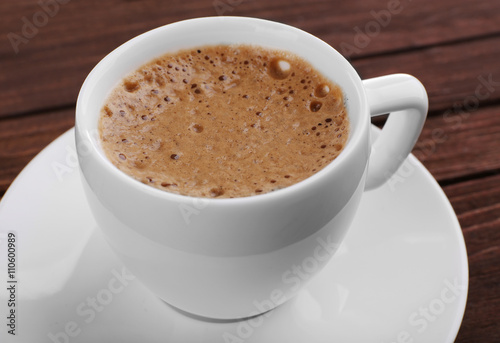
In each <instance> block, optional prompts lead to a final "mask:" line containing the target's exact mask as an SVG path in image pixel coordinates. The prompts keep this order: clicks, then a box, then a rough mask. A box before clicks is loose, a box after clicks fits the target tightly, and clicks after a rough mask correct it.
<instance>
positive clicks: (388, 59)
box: [353, 36, 500, 114]
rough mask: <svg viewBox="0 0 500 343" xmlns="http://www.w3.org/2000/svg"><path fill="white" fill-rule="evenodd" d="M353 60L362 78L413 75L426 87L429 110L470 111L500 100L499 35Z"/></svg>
mask: <svg viewBox="0 0 500 343" xmlns="http://www.w3.org/2000/svg"><path fill="white" fill-rule="evenodd" d="M353 64H354V66H355V67H356V69H357V70H358V72H359V74H360V75H361V77H362V78H371V77H376V76H381V75H386V74H392V73H401V72H403V73H408V74H411V75H414V76H415V77H417V78H418V79H419V80H420V81H421V82H422V83H423V85H424V86H425V88H426V90H427V93H428V95H429V105H430V110H431V111H432V112H446V111H449V110H451V111H453V112H460V111H464V110H465V111H470V109H473V108H474V109H477V107H478V106H481V105H484V104H489V103H494V102H498V101H499V100H500V36H498V37H488V38H485V39H480V40H475V41H472V42H467V43H463V44H452V45H447V46H439V47H433V48H429V49H423V50H418V51H414V52H410V53H399V54H390V55H384V56H378V57H371V58H366V59H359V60H356V61H354V63H353ZM465 66H466V67H465ZM440 114H444V113H440Z"/></svg>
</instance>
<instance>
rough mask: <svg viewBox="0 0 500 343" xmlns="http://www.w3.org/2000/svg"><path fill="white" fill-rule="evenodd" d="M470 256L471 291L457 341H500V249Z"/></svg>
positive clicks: (470, 342)
mask: <svg viewBox="0 0 500 343" xmlns="http://www.w3.org/2000/svg"><path fill="white" fill-rule="evenodd" d="M496 244H497V247H492V248H491V249H489V250H488V251H485V252H484V253H483V254H481V255H480V256H477V257H469V293H468V298H467V307H466V309H465V315H464V318H463V322H462V325H461V327H460V331H459V333H458V337H457V339H456V341H455V342H457V343H462V342H463V343H465V342H468V343H475V342H500V328H499V326H498V322H499V321H500V314H499V311H498V309H499V308H500V292H498V285H499V284H500V264H499V263H498V261H499V260H500V249H498V242H497V243H496Z"/></svg>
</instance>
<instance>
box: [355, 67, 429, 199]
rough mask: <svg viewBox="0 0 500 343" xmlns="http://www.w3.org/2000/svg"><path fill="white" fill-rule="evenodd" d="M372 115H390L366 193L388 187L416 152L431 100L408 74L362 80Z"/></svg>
mask: <svg viewBox="0 0 500 343" xmlns="http://www.w3.org/2000/svg"><path fill="white" fill-rule="evenodd" d="M363 85H364V87H365V92H366V97H367V100H368V106H369V108H370V115H371V116H372V117H375V116H378V115H381V114H386V113H389V117H388V118H387V121H386V123H385V125H384V127H383V129H382V132H381V134H380V136H379V137H378V139H377V140H376V141H375V143H373V145H372V148H371V155H370V160H369V164H368V175H367V178H366V185H365V190H371V189H374V188H377V187H379V186H381V185H382V184H384V183H385V181H387V180H388V179H389V178H390V177H391V176H392V175H393V174H394V173H395V172H396V171H397V170H398V168H399V167H400V166H401V164H402V163H403V162H404V161H405V159H406V158H407V157H408V155H409V154H410V152H411V150H412V149H413V147H414V145H415V143H416V142H417V139H418V137H419V135H420V132H421V131H422V127H423V126H424V122H425V118H426V116H427V110H428V108H429V100H428V98H427V92H426V91H425V88H424V86H423V85H422V83H420V81H418V80H417V79H416V78H415V77H413V76H411V75H408V74H393V75H387V76H381V77H376V78H373V79H367V80H363Z"/></svg>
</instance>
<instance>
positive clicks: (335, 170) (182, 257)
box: [75, 17, 428, 319]
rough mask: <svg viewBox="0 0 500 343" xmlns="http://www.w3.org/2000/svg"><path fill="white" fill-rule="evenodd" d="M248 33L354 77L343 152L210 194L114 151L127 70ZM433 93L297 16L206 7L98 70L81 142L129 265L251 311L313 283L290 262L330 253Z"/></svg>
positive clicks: (400, 152)
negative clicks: (183, 186)
mask: <svg viewBox="0 0 500 343" xmlns="http://www.w3.org/2000/svg"><path fill="white" fill-rule="evenodd" d="M242 43H246V44H257V45H260V46H267V47H273V48H275V49H284V50H287V51H290V52H292V53H295V54H298V55H299V56H302V57H303V58H305V59H306V60H307V61H309V62H310V63H311V64H312V65H313V66H314V67H316V68H317V69H318V70H319V71H320V72H321V73H322V74H323V75H324V76H325V77H327V78H329V79H330V80H332V81H333V82H335V83H337V84H338V85H339V86H340V87H341V88H342V90H343V91H344V93H345V94H344V100H345V103H346V107H347V109H348V114H349V121H350V133H349V138H348V142H347V144H346V146H345V148H344V149H343V151H342V152H341V153H340V155H339V156H338V157H337V158H336V159H335V160H334V161H333V162H331V163H329V164H328V165H327V166H326V167H325V168H323V169H321V170H320V171H318V172H317V173H315V174H314V175H312V176H311V177H309V178H307V179H306V180H303V181H301V182H298V183H296V184H294V185H292V186H290V187H285V188H283V189H280V190H277V191H274V192H270V193H266V194H262V195H259V196H251V197H242V198H234V199H207V198H205V199H199V198H193V197H188V196H181V195H177V194H173V193H169V192H164V191H162V190H159V189H156V188H153V187H149V186H148V185H145V184H143V183H141V182H139V181H137V180H135V179H133V178H131V177H130V176H128V175H125V174H124V173H123V172H121V171H119V170H118V168H116V167H115V166H113V165H112V164H111V162H110V161H109V160H108V159H107V158H106V157H105V156H104V154H103V152H102V150H101V149H100V140H99V137H98V135H97V134H96V133H97V127H98V125H97V123H98V117H99V115H100V109H101V107H102V106H103V103H104V100H105V97H106V96H107V94H108V93H109V91H110V90H111V88H112V86H114V85H115V84H116V83H117V82H119V81H120V80H121V79H122V78H123V77H125V76H126V74H128V73H129V72H131V71H133V70H135V69H136V68H137V67H138V66H139V65H141V64H143V63H146V62H148V61H150V60H151V59H152V58H154V57H156V56H158V55H161V54H164V53H166V52H172V51H177V50H179V49H182V48H188V47H191V48H198V47H200V46H203V45H206V44H242ZM427 105H428V104H427V94H426V92H425V89H424V88H423V86H422V84H421V83H420V82H419V81H418V80H416V79H415V78H414V77H412V76H410V75H401V74H398V75H389V76H385V77H380V78H376V79H371V80H365V81H363V82H362V81H361V80H360V78H359V76H358V74H357V73H356V71H355V70H354V68H353V67H352V66H351V65H350V64H349V62H348V61H347V60H346V59H345V58H344V57H343V56H342V55H341V54H340V53H338V52H337V51H336V50H334V49H333V48H332V47H331V46H329V45H328V44H326V43H325V42H323V41H321V40H320V39H318V38H316V37H314V36H312V35H310V34H308V33H306V32H304V31H301V30H299V29H297V28H294V27H291V26H288V25H284V24H280V23H276V22H271V21H267V20H261V19H255V18H243V17H222V18H221V17H211V18H198V19H191V20H186V21H182V22H177V23H173V24H169V25H166V26H163V27H160V28H157V29H154V30H152V31H149V32H146V33H144V34H142V35H140V36H138V37H136V38H134V39H132V40H130V41H128V42H126V43H125V44H123V45H122V46H120V47H118V48H117V49H115V50H114V51H112V52H111V53H110V54H109V55H108V56H106V57H105V58H104V59H103V60H102V61H101V62H100V63H99V64H98V65H97V66H96V67H95V68H94V69H93V70H92V72H91V73H90V74H89V76H88V77H87V79H86V80H85V82H84V84H83V86H82V89H81V91H80V94H79V96H78V101H77V106H76V122H75V123H76V124H75V133H76V144H77V152H78V157H79V161H80V167H81V170H82V174H83V179H84V183H83V184H84V189H85V193H86V194H87V197H88V201H89V204H90V208H91V210H92V212H93V214H94V217H95V218H96V221H97V223H98V224H99V227H101V228H102V230H103V233H104V235H105V237H106V238H107V240H108V241H109V243H110V246H111V247H112V249H113V250H114V251H115V252H116V254H117V255H118V256H119V258H120V259H121V260H122V261H123V262H124V264H125V265H126V266H127V268H129V269H130V270H131V271H132V272H133V273H134V274H136V275H137V277H138V278H139V279H140V280H141V281H142V282H143V283H144V284H146V285H147V286H148V287H149V288H150V289H151V290H152V291H153V292H155V294H157V295H158V296H160V297H161V298H162V299H164V300H165V301H167V302H168V303H169V304H171V305H173V306H176V307H178V308H180V309H182V310H185V311H188V312H190V313H194V314H197V315H202V316H206V317H211V318H219V319H233V318H244V317H248V316H251V315H254V314H256V313H261V312H263V310H265V309H268V308H269V307H274V306H276V305H279V304H281V303H283V302H284V301H286V300H287V299H289V298H291V297H292V296H293V295H294V294H296V293H297V292H298V291H299V290H300V288H301V286H302V285H303V283H301V282H296V280H295V279H294V278H293V275H290V274H289V266H292V265H300V264H303V263H304V261H308V262H307V263H310V268H309V272H308V274H311V275H313V274H316V273H317V272H319V271H320V270H321V268H322V267H324V266H325V265H326V263H327V262H328V260H329V258H330V257H331V256H332V255H333V254H334V252H335V247H337V246H338V245H339V244H340V243H341V242H342V239H343V237H344V236H345V234H346V232H347V231H348V228H349V227H350V224H351V222H352V220H353V218H354V214H355V212H356V210H357V207H358V205H359V201H360V199H361V197H362V194H363V191H364V189H365V181H366V184H367V187H368V188H374V187H376V186H379V185H380V184H382V183H383V182H384V181H385V180H386V179H387V178H388V177H389V176H390V175H392V173H393V172H394V171H395V170H396V169H397V168H398V166H399V165H400V164H401V163H402V162H403V161H404V159H405V158H406V157H407V155H408V154H409V152H410V151H411V149H412V147H413V145H414V143H415V141H416V139H417V137H418V135H419V134H420V131H421V129H422V126H423V123H424V120H425V117H426V114H427ZM387 112H391V115H390V116H389V119H388V121H387V123H386V125H385V126H384V129H383V131H382V133H381V135H380V139H378V140H377V142H376V143H375V144H374V145H373V146H372V145H371V144H370V117H371V116H373V115H378V114H382V113H387ZM397 112H401V113H397ZM312 115H321V112H318V113H314V114H312ZM367 170H368V171H367ZM325 244H326V245H329V247H328V248H327V249H326V250H325V249H324V248H323V246H324V245H325ZM323 250H324V251H323ZM260 299H271V300H270V302H269V307H267V306H266V307H265V308H262V307H259V306H256V305H255V302H258V301H260Z"/></svg>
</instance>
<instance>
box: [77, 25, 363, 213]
mask: <svg viewBox="0 0 500 343" xmlns="http://www.w3.org/2000/svg"><path fill="white" fill-rule="evenodd" d="M212 21H218V22H219V23H223V24H224V25H237V24H239V23H240V22H241V23H245V24H252V23H253V24H255V25H258V26H259V27H263V26H266V28H269V29H271V28H276V29H284V30H290V31H291V32H293V33H295V34H298V35H301V36H303V37H307V39H309V40H311V43H312V42H314V43H315V44H317V45H319V46H321V48H322V49H323V51H325V53H329V54H333V55H335V56H336V58H337V59H339V60H341V61H343V63H344V65H343V68H346V69H347V72H348V73H349V76H350V79H351V80H352V83H353V85H354V86H355V89H356V92H357V95H358V99H359V101H360V103H359V106H360V108H359V112H360V113H359V114H358V115H359V116H360V118H359V123H358V125H357V126H358V127H357V128H356V130H355V131H354V132H353V130H352V129H353V127H352V125H351V127H350V132H349V138H348V142H347V143H346V145H345V146H344V149H343V150H342V151H341V153H340V154H339V155H338V156H337V157H336V158H335V159H334V160H332V161H331V162H330V163H328V164H327V165H326V166H324V167H323V168H322V169H321V170H319V171H317V172H315V173H314V174H312V175H310V176H309V177H307V178H306V179H304V180H301V181H299V182H297V183H294V184H292V185H290V186H287V187H284V188H281V189H278V190H276V191H272V192H267V193H264V194H259V195H250V196H243V197H234V198H208V197H196V196H191V195H183V194H177V193H172V192H168V191H166V190H161V189H157V188H155V187H152V186H149V185H146V184H144V183H142V182H140V181H138V180H136V179H134V178H133V177H132V176H130V175H128V174H126V173H125V172H123V171H121V170H120V169H118V168H117V167H116V166H115V165H114V164H113V163H112V162H111V161H110V160H109V159H108V158H107V157H106V156H105V154H104V152H103V151H102V149H101V148H100V147H99V146H97V145H96V144H95V141H94V139H92V135H93V132H92V129H91V128H89V127H87V126H86V125H85V121H84V120H82V119H81V117H82V116H84V115H85V112H86V111H85V110H84V107H85V101H87V100H88V97H89V96H88V93H89V92H90V90H91V88H92V83H93V82H94V79H95V78H98V77H99V74H100V73H102V72H104V71H106V70H107V69H109V68H112V64H113V61H114V59H115V58H117V56H120V55H121V54H123V52H124V51H125V50H129V49H130V48H131V47H132V46H134V45H135V44H138V43H139V42H141V41H142V40H144V39H147V38H148V37H150V36H152V35H154V34H157V33H158V32H160V31H166V32H168V31H169V30H172V29H174V28H180V27H182V26H183V25H192V24H200V25H202V24H206V23H209V22H212ZM255 45H259V43H256V44H255ZM152 58H154V56H152V57H151V59H152ZM148 61H149V60H145V61H144V63H147V62H148ZM331 81H332V82H335V80H331ZM348 101H349V100H348ZM366 112H368V108H367V100H366V95H365V92H364V87H363V85H362V81H361V78H360V77H359V75H358V74H357V72H356V71H355V69H354V67H353V66H352V65H351V64H350V63H349V62H348V61H347V59H345V57H343V56H342V55H341V54H340V53H339V52H338V51H337V50H336V49H334V48H333V47H332V46H330V45H329V44H328V43H326V42H324V41H323V40H321V39H320V38H318V37H316V36H314V35H312V34H310V33H308V32H306V31H304V30H302V29H299V28H297V27H294V26H291V25H288V24H284V23H280V22H276V21H271V20H267V19H261V18H254V17H239V16H223V17H218V16H211V17H199V18H191V19H185V20H181V21H177V22H173V23H170V24H166V25H163V26H160V27H157V28H154V29H152V30H149V31H146V32H144V33H142V34H140V35H138V36H135V37H134V38H132V39H130V40H128V41H126V42H125V43H123V44H121V45H120V46H118V47H117V48H115V49H113V50H112V51H111V52H110V53H109V54H108V55H106V56H105V57H104V58H103V59H102V60H101V61H99V63H98V64H97V65H96V66H95V67H94V68H93V69H92V70H91V72H90V73H89V74H88V76H87V77H86V79H85V81H84V82H83V84H82V87H81V89H80V92H79V94H78V98H77V102H76V115H75V117H76V118H75V129H76V131H77V133H78V134H77V135H76V136H77V138H76V139H77V142H76V144H77V151H78V154H79V155H80V151H79V150H80V149H79V143H82V141H84V142H85V143H86V144H90V147H91V148H90V149H91V150H90V152H89V154H92V155H94V156H96V160H97V162H98V163H99V164H100V166H101V167H102V168H104V169H106V170H107V172H108V173H111V174H112V175H113V177H116V178H118V179H119V180H120V181H122V182H123V183H126V184H128V185H130V186H132V187H135V188H136V189H138V190H139V191H141V192H145V193H147V194H149V195H152V196H155V197H160V198H165V199H169V200H173V201H176V202H178V203H183V202H193V201H203V202H205V203H207V204H209V203H218V204H224V205H227V204H242V203H243V204H251V203H253V202H255V201H258V202H264V201H275V200H279V199H286V198H289V197H291V196H294V195H296V194H298V193H301V192H304V190H307V189H308V188H310V187H311V185H312V184H314V183H317V182H319V181H320V180H321V179H323V178H325V177H326V176H327V175H328V174H330V173H335V170H337V169H339V168H340V166H341V165H342V164H344V163H345V160H347V159H348V158H349V156H350V155H351V154H352V151H353V150H355V147H356V146H357V145H359V144H361V142H362V141H363V136H366V135H368V134H369V130H368V129H369V126H370V125H366V124H369V123H370V120H369V116H366V117H367V123H363V122H362V116H363V115H364V113H366ZM348 115H349V117H350V118H349V119H350V122H351V123H352V120H351V116H352V115H351V114H350V113H348ZM97 118H98V116H97ZM79 140H80V141H79ZM79 157H81V156H79ZM83 176H84V177H85V173H83Z"/></svg>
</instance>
